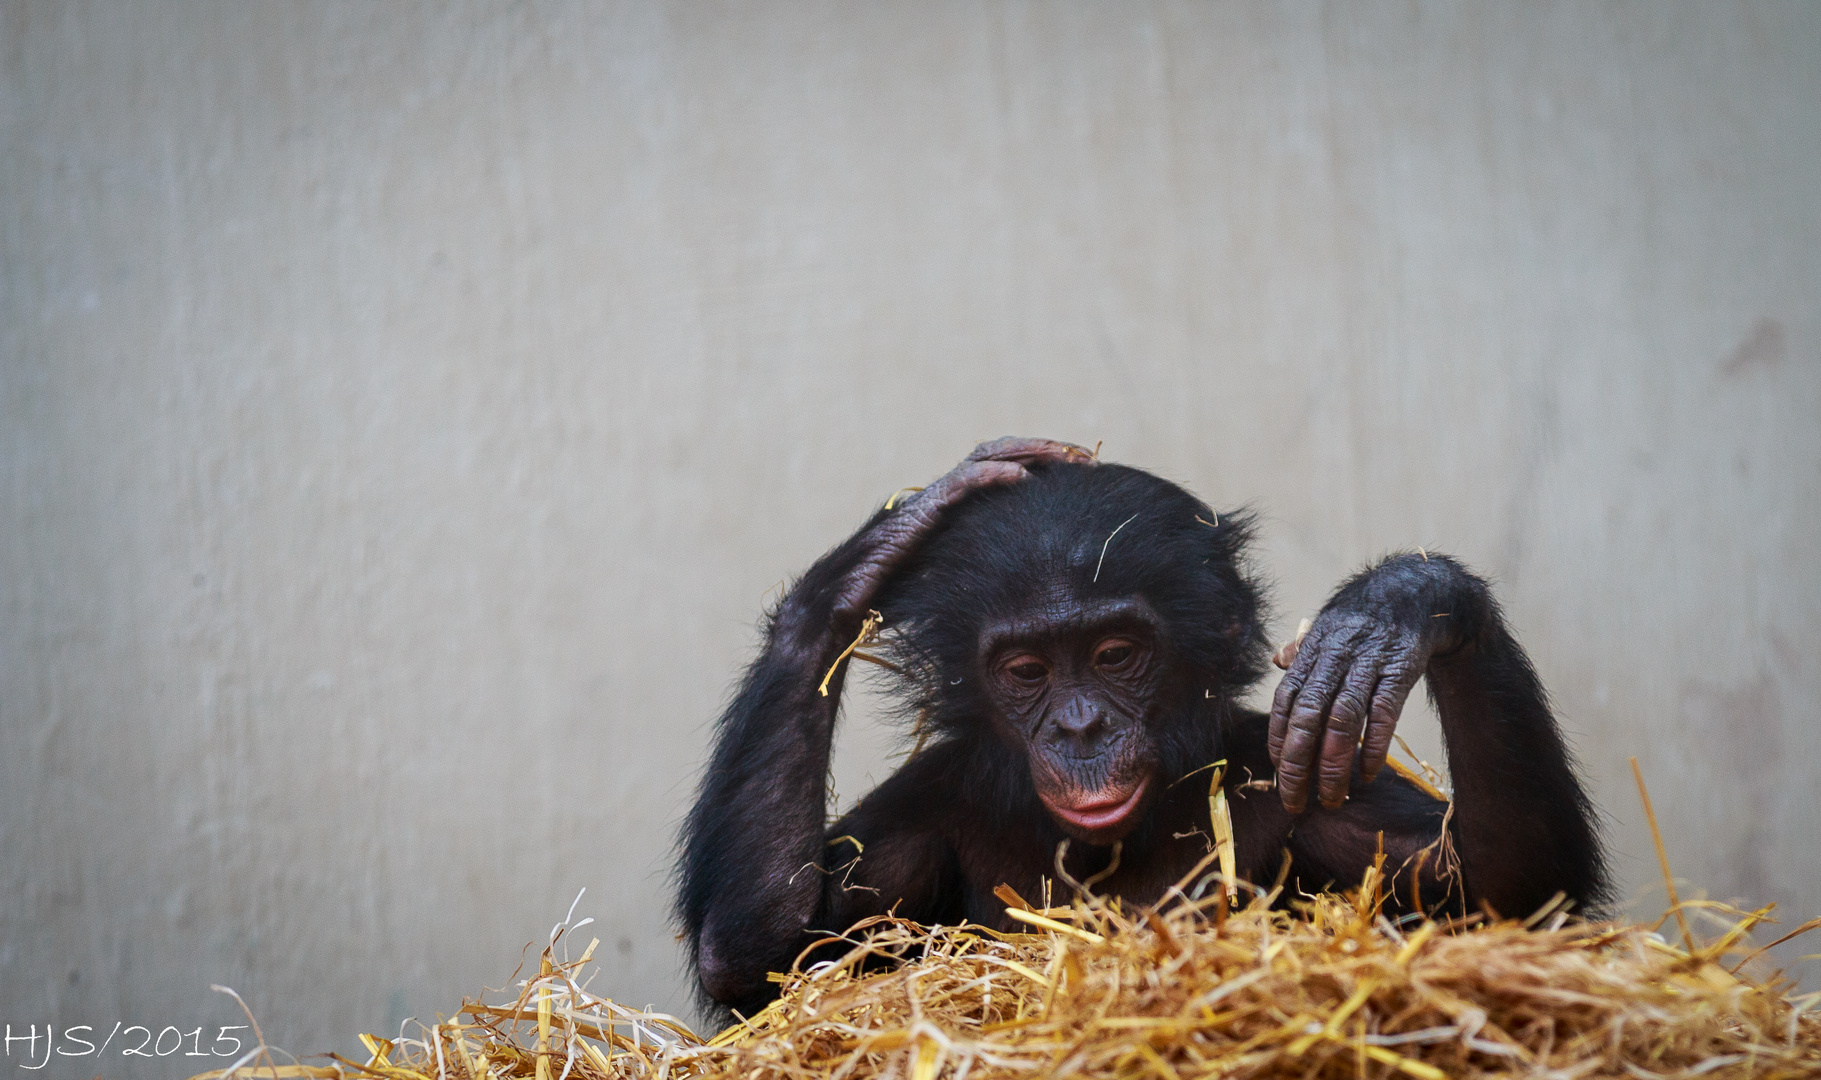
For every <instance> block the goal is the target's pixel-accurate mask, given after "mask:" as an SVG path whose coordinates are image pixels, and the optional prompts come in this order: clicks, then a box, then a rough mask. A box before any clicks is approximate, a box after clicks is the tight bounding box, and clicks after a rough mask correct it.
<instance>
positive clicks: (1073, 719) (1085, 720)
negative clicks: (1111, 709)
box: [1053, 698, 1112, 754]
mask: <svg viewBox="0 0 1821 1080" xmlns="http://www.w3.org/2000/svg"><path fill="white" fill-rule="evenodd" d="M1053 723H1054V730H1055V735H1054V738H1055V740H1056V742H1057V743H1059V744H1061V745H1062V746H1064V747H1066V748H1067V749H1068V750H1069V751H1070V752H1071V753H1075V754H1081V753H1083V752H1086V751H1094V750H1097V749H1098V748H1099V746H1100V744H1101V743H1102V742H1103V741H1105V739H1106V737H1107V734H1108V733H1109V732H1110V731H1111V730H1112V724H1111V723H1110V722H1109V721H1108V719H1107V714H1106V710H1105V709H1104V708H1102V707H1101V706H1100V705H1097V704H1095V703H1093V702H1090V701H1083V700H1081V699H1079V698H1077V699H1075V700H1073V701H1069V702H1065V703H1064V704H1063V706H1062V708H1060V709H1058V710H1057V711H1056V715H1055V719H1054V721H1053Z"/></svg>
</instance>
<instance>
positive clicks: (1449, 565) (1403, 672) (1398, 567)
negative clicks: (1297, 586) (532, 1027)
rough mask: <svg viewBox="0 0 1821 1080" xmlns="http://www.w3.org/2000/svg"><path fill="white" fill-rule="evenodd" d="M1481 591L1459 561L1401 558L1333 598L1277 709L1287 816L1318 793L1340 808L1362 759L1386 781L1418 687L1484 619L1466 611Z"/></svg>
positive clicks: (1367, 773) (1369, 774) (1274, 745)
mask: <svg viewBox="0 0 1821 1080" xmlns="http://www.w3.org/2000/svg"><path fill="white" fill-rule="evenodd" d="M1473 584H1477V582H1475V581H1473V580H1472V579H1471V578H1470V576H1469V575H1467V574H1466V572H1465V571H1463V570H1462V569H1460V567H1459V566H1458V564H1456V563H1454V562H1453V561H1452V560H1447V559H1443V558H1441V557H1437V558H1435V559H1430V558H1429V557H1428V556H1426V555H1420V556H1419V555H1401V556H1397V557H1394V558H1391V559H1387V560H1385V561H1384V562H1382V563H1380V564H1379V565H1378V566H1376V567H1373V568H1372V569H1370V570H1368V571H1366V572H1365V573H1362V574H1360V575H1359V576H1357V577H1355V578H1354V579H1353V580H1351V581H1349V582H1347V584H1345V585H1343V586H1342V587H1341V588H1340V590H1339V591H1338V592H1336V593H1335V594H1334V597H1333V599H1331V600H1329V601H1328V604H1327V606H1326V607H1324V608H1323V609H1322V612H1321V614H1320V615H1319V616H1317V617H1316V619H1315V622H1314V625H1313V626H1311V627H1310V628H1309V632H1308V635H1307V636H1306V637H1304V638H1303V640H1302V642H1301V644H1300V645H1299V646H1298V647H1297V648H1296V650H1295V659H1294V660H1292V661H1291V662H1290V666H1289V670H1288V671H1287V672H1286V673H1285V674H1284V678H1283V682H1281V683H1279V684H1278V687H1277V696H1276V698H1275V699H1274V700H1273V702H1272V704H1271V738H1270V752H1271V760H1272V761H1273V762H1275V763H1276V765H1277V788H1278V792H1279V794H1280V795H1281V796H1282V798H1283V802H1284V807H1285V809H1287V810H1289V811H1290V812H1291V813H1301V812H1302V811H1303V810H1304V809H1306V808H1307V806H1308V802H1309V795H1310V792H1311V791H1313V792H1314V794H1315V796H1316V798H1318V799H1319V800H1320V801H1321V803H1322V805H1323V806H1327V807H1336V806H1339V805H1340V804H1341V803H1342V802H1344V801H1345V800H1346V798H1347V789H1348V787H1349V786H1350V785H1351V782H1352V779H1353V763H1354V759H1355V757H1358V758H1359V765H1360V772H1361V775H1362V776H1363V777H1364V779H1365V780H1366V781H1367V782H1368V783H1369V782H1371V781H1372V779H1373V778H1374V777H1376V776H1377V775H1378V771H1379V769H1380V768H1381V767H1382V766H1383V765H1384V763H1385V756H1386V754H1387V753H1389V751H1390V749H1391V737H1392V735H1393V733H1394V732H1396V730H1397V720H1398V716H1399V715H1400V714H1401V713H1402V712H1403V708H1404V702H1405V700H1406V699H1408V698H1409V696H1410V691H1411V689H1412V688H1414V687H1415V686H1416V681H1417V680H1418V679H1419V678H1421V677H1422V676H1423V674H1424V673H1425V672H1426V671H1428V670H1429V667H1430V661H1431V659H1432V658H1434V657H1436V656H1438V655H1443V654H1447V653H1449V652H1451V651H1453V650H1454V649H1456V648H1458V647H1459V646H1460V645H1461V644H1462V642H1463V641H1464V636H1463V635H1464V634H1466V633H1467V632H1468V630H1469V625H1470V624H1472V623H1474V622H1477V621H1478V620H1477V619H1475V618H1474V617H1473V614H1474V613H1473V612H1472V611H1471V610H1466V609H1467V608H1471V606H1472V605H1471V604H1470V603H1467V604H1463V601H1470V600H1471V599H1472V598H1473V596H1474V595H1475V592H1476V590H1474V589H1473V588H1471V586H1472V585H1473ZM1362 737H1363V740H1364V741H1363V743H1362Z"/></svg>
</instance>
